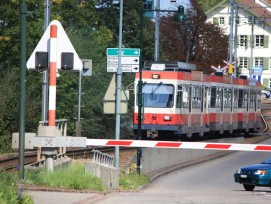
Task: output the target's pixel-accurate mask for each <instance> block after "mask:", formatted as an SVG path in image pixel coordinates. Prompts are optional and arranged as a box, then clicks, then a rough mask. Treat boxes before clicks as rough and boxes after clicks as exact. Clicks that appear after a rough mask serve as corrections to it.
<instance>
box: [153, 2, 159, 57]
mask: <svg viewBox="0 0 271 204" xmlns="http://www.w3.org/2000/svg"><path fill="white" fill-rule="evenodd" d="M155 10H156V13H155V37H154V39H155V43H154V61H155V62H157V61H158V60H159V38H160V36H159V30H160V0H157V1H156V9H155Z"/></svg>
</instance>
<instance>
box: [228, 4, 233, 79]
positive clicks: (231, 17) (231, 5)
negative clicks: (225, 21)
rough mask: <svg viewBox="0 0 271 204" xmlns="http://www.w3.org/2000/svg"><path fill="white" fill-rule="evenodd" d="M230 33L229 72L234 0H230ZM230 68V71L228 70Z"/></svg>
mask: <svg viewBox="0 0 271 204" xmlns="http://www.w3.org/2000/svg"><path fill="white" fill-rule="evenodd" d="M230 9H231V11H230V35H229V69H228V71H229V74H231V73H230V72H232V51H233V14H234V0H230ZM230 69H231V71H230Z"/></svg>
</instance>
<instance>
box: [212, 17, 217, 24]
mask: <svg viewBox="0 0 271 204" xmlns="http://www.w3.org/2000/svg"><path fill="white" fill-rule="evenodd" d="M213 24H217V25H218V17H213Z"/></svg>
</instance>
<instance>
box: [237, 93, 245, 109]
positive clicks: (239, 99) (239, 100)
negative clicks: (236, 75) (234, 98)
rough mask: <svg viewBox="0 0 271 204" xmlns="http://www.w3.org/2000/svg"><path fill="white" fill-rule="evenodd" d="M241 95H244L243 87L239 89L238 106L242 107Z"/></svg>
mask: <svg viewBox="0 0 271 204" xmlns="http://www.w3.org/2000/svg"><path fill="white" fill-rule="evenodd" d="M243 97H244V93H243V89H239V97H238V108H242V107H243Z"/></svg>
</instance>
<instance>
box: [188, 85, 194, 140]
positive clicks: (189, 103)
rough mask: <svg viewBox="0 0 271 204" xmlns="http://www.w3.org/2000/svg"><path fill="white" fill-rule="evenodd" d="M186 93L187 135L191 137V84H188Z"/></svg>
mask: <svg viewBox="0 0 271 204" xmlns="http://www.w3.org/2000/svg"><path fill="white" fill-rule="evenodd" d="M187 92H188V95H189V99H188V100H189V101H188V114H187V126H188V134H187V136H188V137H192V133H193V131H192V125H191V114H192V84H191V85H188V89H187Z"/></svg>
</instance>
